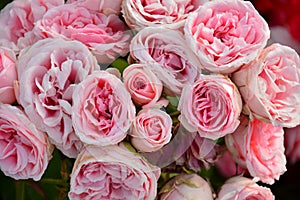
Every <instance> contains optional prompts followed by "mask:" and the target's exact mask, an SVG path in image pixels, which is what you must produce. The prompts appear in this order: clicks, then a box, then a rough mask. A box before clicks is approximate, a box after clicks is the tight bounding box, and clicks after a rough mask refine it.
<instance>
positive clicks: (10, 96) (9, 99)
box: [0, 47, 18, 104]
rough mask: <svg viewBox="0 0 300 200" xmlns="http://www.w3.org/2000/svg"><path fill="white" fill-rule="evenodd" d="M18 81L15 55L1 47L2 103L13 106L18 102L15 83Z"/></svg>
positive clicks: (0, 83) (0, 100) (0, 93)
mask: <svg viewBox="0 0 300 200" xmlns="http://www.w3.org/2000/svg"><path fill="white" fill-rule="evenodd" d="M17 79H18V77H17V69H16V55H15V53H14V52H13V51H12V50H10V49H7V48H4V47H0V80H1V82H0V102H2V103H7V104H11V103H14V102H15V101H16V96H15V90H14V81H16V80H17Z"/></svg>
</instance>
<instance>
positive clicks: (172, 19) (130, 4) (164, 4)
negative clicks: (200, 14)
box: [122, 0, 208, 31]
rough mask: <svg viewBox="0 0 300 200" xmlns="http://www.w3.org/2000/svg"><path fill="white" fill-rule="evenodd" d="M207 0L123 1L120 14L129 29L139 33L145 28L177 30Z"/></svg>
mask: <svg viewBox="0 0 300 200" xmlns="http://www.w3.org/2000/svg"><path fill="white" fill-rule="evenodd" d="M207 1H208V0H184V1H174V0H167V1H150V0H124V1H123V4H122V13H123V16H124V19H125V21H126V23H127V24H128V25H129V26H130V28H132V29H134V30H137V31H140V30H142V29H143V28H145V27H160V26H164V27H166V28H171V29H178V28H181V27H182V26H183V24H184V21H185V19H186V18H187V16H188V14H189V13H190V12H193V11H194V10H196V9H197V8H198V7H199V6H200V5H202V4H203V3H205V2H207Z"/></svg>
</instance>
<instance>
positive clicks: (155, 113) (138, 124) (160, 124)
mask: <svg viewBox="0 0 300 200" xmlns="http://www.w3.org/2000/svg"><path fill="white" fill-rule="evenodd" d="M130 136H131V138H130V141H131V144H132V145H133V146H134V147H135V148H136V149H137V150H139V151H141V152H152V151H156V150H158V149H160V148H162V147H163V146H164V145H165V144H167V143H169V142H170V140H171V137H172V118H171V117H170V115H169V114H168V113H166V112H164V111H162V110H160V109H158V108H146V109H142V110H141V111H140V112H139V113H138V114H137V116H136V118H135V120H134V121H133V124H132V128H131V130H130Z"/></svg>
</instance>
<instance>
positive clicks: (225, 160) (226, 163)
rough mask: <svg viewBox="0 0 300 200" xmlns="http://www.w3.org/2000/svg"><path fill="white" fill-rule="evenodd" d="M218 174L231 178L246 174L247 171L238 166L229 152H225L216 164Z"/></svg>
mask: <svg viewBox="0 0 300 200" xmlns="http://www.w3.org/2000/svg"><path fill="white" fill-rule="evenodd" d="M215 167H216V168H217V170H218V172H219V173H220V174H221V175H222V176H223V177H225V178H229V177H232V176H235V175H238V174H244V173H246V172H247V169H245V168H243V167H241V166H240V165H238V164H237V163H236V162H235V161H234V160H233V157H232V155H231V154H230V152H229V151H225V152H224V153H223V155H222V156H220V158H219V159H218V160H217V162H215Z"/></svg>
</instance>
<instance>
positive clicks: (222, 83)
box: [178, 74, 242, 140]
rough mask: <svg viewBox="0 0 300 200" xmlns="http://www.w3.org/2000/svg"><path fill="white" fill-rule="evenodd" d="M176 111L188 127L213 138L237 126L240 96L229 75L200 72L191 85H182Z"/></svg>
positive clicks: (191, 130) (227, 132) (203, 135)
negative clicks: (199, 75)
mask: <svg viewBox="0 0 300 200" xmlns="http://www.w3.org/2000/svg"><path fill="white" fill-rule="evenodd" d="M178 110H179V111H181V115H180V116H179V120H180V122H181V123H182V125H183V126H184V127H185V128H186V129H187V130H189V131H190V132H193V131H198V132H199V134H200V136H202V137H205V138H209V139H212V140H215V139H218V138H220V137H223V136H225V135H226V134H229V133H232V132H233V131H234V130H235V129H236V128H237V127H238V125H239V123H240V121H239V115H240V113H241V110H242V99H241V96H240V94H239V92H238V90H237V88H236V87H235V85H234V84H233V83H232V82H231V81H230V79H229V78H227V77H225V76H223V75H217V74H215V75H202V76H201V77H200V79H199V80H197V81H196V82H195V83H194V84H192V85H186V86H185V87H184V89H183V92H182V96H181V97H180V100H179V104H178Z"/></svg>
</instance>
